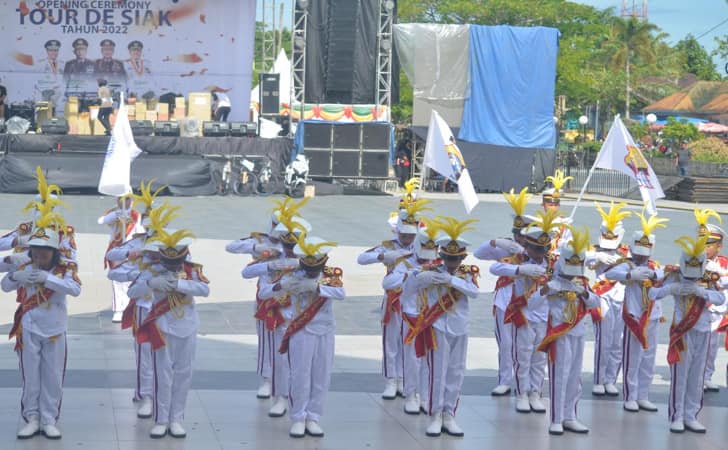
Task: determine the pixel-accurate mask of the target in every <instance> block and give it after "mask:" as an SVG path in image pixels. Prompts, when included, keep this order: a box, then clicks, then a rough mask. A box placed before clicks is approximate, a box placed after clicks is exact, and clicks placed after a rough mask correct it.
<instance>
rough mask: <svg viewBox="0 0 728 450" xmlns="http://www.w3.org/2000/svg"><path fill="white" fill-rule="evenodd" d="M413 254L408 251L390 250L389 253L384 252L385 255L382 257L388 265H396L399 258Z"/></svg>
mask: <svg viewBox="0 0 728 450" xmlns="http://www.w3.org/2000/svg"><path fill="white" fill-rule="evenodd" d="M411 254H412V252H410V251H407V250H390V251H388V252H384V255H383V256H382V262H383V263H384V264H386V265H390V264H394V262H395V261H397V260H398V259H399V258H402V257H403V256H409V255H411Z"/></svg>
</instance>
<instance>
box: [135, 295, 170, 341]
mask: <svg viewBox="0 0 728 450" xmlns="http://www.w3.org/2000/svg"><path fill="white" fill-rule="evenodd" d="M170 310H171V305H170V301H169V297H165V298H164V299H163V300H161V301H159V302H157V303H155V304H154V306H152V309H151V310H150V311H149V314H147V317H145V318H144V322H142V324H141V326H139V328H138V329H137V332H136V340H137V342H138V343H140V344H143V343H145V342H149V343H150V344H152V350H157V349H159V348H162V347H164V346H165V345H166V342H165V340H164V335H162V332H161V331H160V330H159V326H157V319H158V318H160V317H162V316H163V315H165V314H166V313H168V312H169V311H170Z"/></svg>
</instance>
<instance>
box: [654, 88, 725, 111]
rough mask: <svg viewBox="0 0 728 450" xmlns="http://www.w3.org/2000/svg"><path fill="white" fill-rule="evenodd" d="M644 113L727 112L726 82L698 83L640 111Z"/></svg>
mask: <svg viewBox="0 0 728 450" xmlns="http://www.w3.org/2000/svg"><path fill="white" fill-rule="evenodd" d="M642 111H644V112H645V113H650V112H652V113H658V114H666V113H674V114H715V113H721V112H728V82H722V81H698V82H697V83H695V84H693V85H692V86H690V87H688V88H686V89H683V90H682V91H680V92H676V93H675V94H672V95H668V96H667V97H665V98H663V99H661V100H658V101H657V102H655V103H653V104H651V105H648V106H646V107H645V108H643V109H642Z"/></svg>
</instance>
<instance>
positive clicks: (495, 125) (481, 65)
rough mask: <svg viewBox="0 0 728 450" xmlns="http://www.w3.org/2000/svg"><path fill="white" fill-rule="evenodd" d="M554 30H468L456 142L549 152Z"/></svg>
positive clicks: (552, 131) (553, 136) (556, 44)
mask: <svg viewBox="0 0 728 450" xmlns="http://www.w3.org/2000/svg"><path fill="white" fill-rule="evenodd" d="M559 34H560V33H559V30H557V29H555V28H545V27H528V28H524V27H509V26H480V25H471V27H470V62H469V71H470V87H469V89H470V92H469V95H468V96H467V97H466V99H465V109H464V111H463V121H462V125H461V127H460V134H459V135H458V138H459V139H461V140H464V141H469V142H477V143H482V144H492V145H500V146H506V147H520V148H551V149H552V148H554V145H555V142H556V129H555V126H554V90H555V84H556V57H557V54H558V50H559Z"/></svg>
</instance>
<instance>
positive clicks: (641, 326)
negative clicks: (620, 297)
mask: <svg viewBox="0 0 728 450" xmlns="http://www.w3.org/2000/svg"><path fill="white" fill-rule="evenodd" d="M654 306H655V302H653V301H648V302H647V308H645V310H644V311H643V312H642V315H641V316H640V318H639V320H638V319H635V317H634V316H633V315H632V314H630V313H629V311H628V308H627V302H626V301H625V302H624V305H623V306H622V320H624V324H625V325H627V328H629V331H630V332H631V333H632V335H633V336H634V337H635V338H636V339H637V341H638V342H639V343H640V345H642V348H644V349H645V350H647V347H648V343H647V326H648V325H649V324H650V316H651V315H652V308H654Z"/></svg>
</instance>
